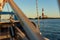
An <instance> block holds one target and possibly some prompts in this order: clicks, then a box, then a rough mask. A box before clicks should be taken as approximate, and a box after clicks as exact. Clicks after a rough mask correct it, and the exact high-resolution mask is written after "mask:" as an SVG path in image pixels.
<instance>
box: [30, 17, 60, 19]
mask: <svg viewBox="0 0 60 40" xmlns="http://www.w3.org/2000/svg"><path fill="white" fill-rule="evenodd" d="M29 19H38V18H29ZM39 19H60V18H52V17H50V18H39Z"/></svg>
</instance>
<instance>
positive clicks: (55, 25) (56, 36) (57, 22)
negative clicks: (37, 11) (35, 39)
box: [33, 19, 60, 40]
mask: <svg viewBox="0 0 60 40" xmlns="http://www.w3.org/2000/svg"><path fill="white" fill-rule="evenodd" d="M33 21H34V22H35V23H36V24H37V20H33ZM39 23H40V32H41V33H42V36H44V37H46V38H48V39H50V40H60V19H41V20H40V22H39Z"/></svg>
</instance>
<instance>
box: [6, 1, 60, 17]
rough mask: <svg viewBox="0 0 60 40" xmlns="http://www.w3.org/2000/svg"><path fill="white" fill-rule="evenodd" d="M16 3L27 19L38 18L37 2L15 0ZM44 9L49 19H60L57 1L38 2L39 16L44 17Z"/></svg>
mask: <svg viewBox="0 0 60 40" xmlns="http://www.w3.org/2000/svg"><path fill="white" fill-rule="evenodd" d="M14 2H15V3H16V4H17V6H18V7H19V8H20V9H21V10H22V11H23V12H24V14H25V15H26V16H27V17H29V18H35V17H37V13H36V0H14ZM42 8H44V14H45V15H47V16H48V17H60V15H59V8H58V3H57V0H38V13H39V16H41V15H42ZM5 9H7V7H6V8H5Z"/></svg>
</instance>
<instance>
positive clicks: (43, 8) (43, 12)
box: [42, 8, 44, 18]
mask: <svg viewBox="0 0 60 40" xmlns="http://www.w3.org/2000/svg"><path fill="white" fill-rule="evenodd" d="M42 18H44V8H42Z"/></svg>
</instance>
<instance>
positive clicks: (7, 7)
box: [7, 2, 11, 39]
mask: <svg viewBox="0 0 60 40" xmlns="http://www.w3.org/2000/svg"><path fill="white" fill-rule="evenodd" d="M7 10H8V12H9V11H10V10H9V7H8V2H7ZM8 33H9V26H8ZM9 34H10V33H9ZM7 37H8V36H7ZM10 39H11V38H10Z"/></svg>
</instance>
